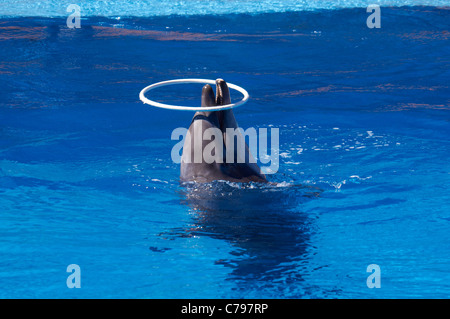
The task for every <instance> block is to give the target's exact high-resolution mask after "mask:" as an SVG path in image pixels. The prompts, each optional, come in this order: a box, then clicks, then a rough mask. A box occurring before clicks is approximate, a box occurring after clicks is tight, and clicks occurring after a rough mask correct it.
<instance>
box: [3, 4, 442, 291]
mask: <svg viewBox="0 0 450 319" xmlns="http://www.w3.org/2000/svg"><path fill="white" fill-rule="evenodd" d="M244 2H245V1H244ZM227 3H228V2H227ZM232 3H236V2H232ZM245 3H246V5H250V4H251V2H248V1H246V2H245ZM264 3H266V2H264ZM439 5H442V4H439ZM228 6H231V7H227V8H228V9H227V10H226V11H225V12H214V10H212V11H208V10H206V11H205V12H204V14H203V15H192V14H182V12H168V14H170V15H165V14H154V15H152V14H148V15H143V16H138V15H137V14H134V15H133V14H130V15H128V16H127V15H126V14H122V15H121V16H119V15H118V14H117V13H116V12H113V13H111V14H109V13H108V12H106V13H105V14H102V16H95V14H92V15H89V16H82V20H81V28H80V29H68V28H67V26H66V17H64V14H65V13H64V12H65V11H64V10H62V14H61V15H58V14H49V16H47V17H44V15H43V14H41V13H40V11H38V13H37V14H30V16H26V14H24V13H23V12H22V11H23V8H22V7H17V8H18V9H17V12H16V11H11V12H9V11H8V12H6V13H4V14H2V12H1V10H0V15H1V16H3V18H0V83H1V89H0V251H1V252H0V256H1V258H0V297H1V298H448V297H449V296H450V272H449V267H450V254H449V253H450V237H449V236H448V234H449V233H450V195H449V189H450V163H449V157H450V139H449V135H450V88H449V83H450V41H449V40H450V30H449V29H450V25H449V21H450V10H449V8H448V7H436V6H406V7H404V6H397V7H382V11H381V21H382V22H381V23H382V24H381V28H379V29H369V28H368V27H367V25H366V19H367V17H368V15H369V14H370V13H367V12H366V9H365V7H364V8H363V7H358V8H332V10H331V9H326V8H325V9H324V8H310V10H309V9H308V10H306V9H305V8H300V9H298V10H294V9H292V10H287V12H277V11H280V10H272V11H271V10H262V12H253V11H252V10H248V11H246V12H248V13H245V12H240V11H239V10H238V11H233V7H232V4H228ZM238 8H239V7H238ZM44 9H45V8H44ZM63 9H64V8H63ZM59 10H60V9H59ZM89 10H90V9H89ZM92 10H94V9H92ZM281 11H282V10H281ZM52 12H53V11H52V10H50V13H52ZM59 12H61V10H60V11H59ZM94 12H95V10H94ZM233 12H237V13H233ZM173 13H175V14H176V15H173ZM178 78H208V79H216V78H223V79H225V80H226V81H229V82H231V83H234V84H237V85H240V86H242V87H243V88H245V89H246V90H247V91H248V92H249V94H250V96H251V98H250V101H249V102H248V103H247V104H246V105H245V106H242V107H240V108H237V109H236V110H235V116H236V118H237V120H238V123H239V125H240V126H241V127H243V128H248V127H255V128H270V127H273V128H279V133H280V134H279V142H280V150H279V156H280V157H279V159H280V166H279V170H278V172H277V173H276V174H273V175H268V179H269V181H271V182H272V184H270V185H264V186H261V185H257V184H243V185H240V184H235V183H224V182H215V183H211V184H205V185H195V184H194V185H180V183H179V164H176V163H174V162H173V161H172V160H171V149H172V147H173V146H174V145H175V144H176V142H177V141H173V140H171V133H172V131H173V130H174V129H175V128H178V127H186V128H187V127H188V126H189V124H190V121H191V118H192V115H193V114H192V113H189V112H176V111H169V110H162V109H157V108H154V107H151V106H146V105H144V104H143V103H142V102H140V101H139V98H138V94H139V92H140V90H141V89H142V88H144V87H145V86H147V85H149V84H151V83H155V82H158V81H163V80H169V79H178ZM200 93H201V85H186V86H171V87H166V88H162V89H161V90H159V91H157V90H155V91H154V93H153V91H152V94H154V95H152V96H154V97H155V98H156V99H159V101H162V102H165V103H173V104H178V105H183V104H186V105H196V104H197V103H198V102H199V101H200ZM232 94H234V95H232V98H233V101H235V100H239V98H240V96H239V94H237V93H236V92H232ZM70 264H77V265H79V266H80V269H81V276H80V278H81V288H80V289H69V288H68V287H67V284H66V280H67V277H68V276H69V275H70V273H68V272H67V271H66V270H67V266H68V265H70ZM371 264H376V265H378V266H379V267H380V270H381V274H380V282H381V288H372V289H370V288H368V285H367V278H368V276H369V275H371V273H370V272H367V267H368V266H369V265H371Z"/></svg>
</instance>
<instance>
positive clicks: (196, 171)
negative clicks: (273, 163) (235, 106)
mask: <svg viewBox="0 0 450 319" xmlns="http://www.w3.org/2000/svg"><path fill="white" fill-rule="evenodd" d="M230 103H231V97H230V90H229V89H228V85H227V83H226V82H225V81H224V80H222V79H217V80H216V96H214V91H213V89H212V87H211V86H210V85H209V84H207V85H205V86H204V87H203V89H202V97H201V106H202V107H208V106H216V105H226V104H230ZM210 128H213V129H215V131H216V132H220V133H221V136H219V138H217V136H215V138H214V139H212V137H211V140H205V138H204V133H205V131H206V130H208V129H210ZM227 128H229V129H237V128H239V126H238V124H237V122H236V118H235V117H234V113H233V110H232V109H228V110H224V111H214V112H207V111H201V112H196V113H195V114H194V117H193V119H192V122H191V125H190V126H189V130H188V132H187V134H186V137H185V141H184V145H183V154H182V156H181V166H180V180H181V181H182V182H190V181H194V182H200V183H209V182H212V181H215V180H222V181H231V182H242V183H247V182H259V183H267V179H266V177H265V176H264V174H263V173H261V169H260V168H259V167H258V165H257V164H256V161H255V160H254V159H253V157H252V155H251V152H250V150H249V148H248V145H247V143H246V142H245V140H243V143H241V144H239V143H233V145H231V143H228V142H229V141H227ZM218 130H220V131H218ZM237 132H238V131H237ZM239 134H240V133H239ZM239 136H240V138H242V135H239ZM233 139H234V137H233ZM211 141H213V142H214V143H216V144H215V146H217V148H216V150H215V152H214V153H215V154H214V155H216V157H215V160H214V161H212V162H211V161H210V160H208V161H207V160H205V159H204V158H203V156H201V158H197V160H195V156H196V154H195V152H197V156H198V153H199V151H201V152H200V153H201V154H203V151H205V148H207V147H209V146H208V144H210V143H211ZM227 144H228V145H227ZM227 146H228V149H227ZM239 147H244V148H245V149H244V150H243V151H244V152H243V153H244V154H245V158H244V160H241V161H238V160H237V159H238V148H239ZM230 148H233V149H232V150H231V149H230ZM227 150H228V152H227ZM220 151H222V152H220ZM241 151H242V150H241ZM227 153H228V154H233V155H234V158H233V159H232V160H231V159H228V161H227V158H226V155H227Z"/></svg>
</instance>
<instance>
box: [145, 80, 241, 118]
mask: <svg viewBox="0 0 450 319" xmlns="http://www.w3.org/2000/svg"><path fill="white" fill-rule="evenodd" d="M184 83H202V84H216V81H214V80H206V79H180V80H169V81H163V82H158V83H155V84H152V85H149V86H147V87H145V88H144V89H142V91H141V92H140V93H139V99H140V100H141V101H142V102H144V103H145V104H149V105H152V106H156V107H160V108H163V109H169V110H179V111H209V112H211V111H223V110H228V109H232V108H234V107H238V106H241V105H244V104H245V103H246V102H247V101H248V99H249V95H248V93H247V91H246V90H244V89H243V88H241V87H240V86H237V85H235V84H231V83H227V85H228V87H229V88H230V89H233V90H236V91H239V92H241V93H242V94H243V95H244V98H243V99H242V100H241V101H239V102H237V103H232V104H226V105H219V106H208V107H197V106H179V105H170V104H163V103H159V102H155V101H152V100H149V99H147V98H146V97H145V93H147V92H148V91H150V90H153V89H156V88H157V87H161V86H166V85H171V84H184Z"/></svg>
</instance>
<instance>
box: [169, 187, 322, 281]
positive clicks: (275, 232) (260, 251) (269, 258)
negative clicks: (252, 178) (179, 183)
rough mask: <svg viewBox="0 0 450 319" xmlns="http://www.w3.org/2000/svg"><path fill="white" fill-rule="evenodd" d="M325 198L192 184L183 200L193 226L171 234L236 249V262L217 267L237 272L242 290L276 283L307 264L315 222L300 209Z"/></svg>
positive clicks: (299, 191)
mask: <svg viewBox="0 0 450 319" xmlns="http://www.w3.org/2000/svg"><path fill="white" fill-rule="evenodd" d="M319 194H320V193H319V191H318V190H317V189H314V188H305V187H300V186H287V187H286V186H284V187H277V186H273V185H271V186H267V185H264V186H261V185H257V184H245V185H244V184H243V185H237V184H233V183H224V182H216V183H210V184H190V185H187V187H186V189H184V190H183V191H182V192H181V194H180V195H181V197H182V199H181V203H182V204H183V205H187V206H188V207H189V209H190V211H191V212H192V219H193V222H192V224H189V225H186V226H185V227H184V228H182V229H172V231H171V233H172V235H175V236H180V237H186V236H209V237H211V238H214V239H220V240H225V241H227V242H228V243H230V244H231V245H232V246H233V247H234V248H235V249H234V250H233V251H232V252H231V255H233V256H234V257H233V258H231V259H219V260H216V264H218V265H225V266H227V267H232V268H233V271H232V273H231V278H230V279H233V280H237V282H240V283H241V284H243V283H244V280H245V283H246V284H249V280H250V282H251V281H252V280H264V282H269V283H270V282H272V281H275V280H277V279H280V278H282V277H285V276H286V275H288V274H289V273H290V272H289V270H292V269H293V268H294V267H296V264H297V262H299V261H300V262H301V261H302V260H303V259H304V258H305V253H306V251H307V249H308V242H309V236H310V233H311V220H310V219H309V218H308V217H307V216H306V215H305V214H304V213H303V212H302V211H301V208H300V207H301V204H302V202H304V201H306V200H309V199H311V198H314V197H317V196H319ZM292 274H294V276H296V278H291V279H294V280H297V281H298V280H299V279H300V278H298V277H299V276H300V274H299V273H298V272H292ZM240 280H242V281H240Z"/></svg>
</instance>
